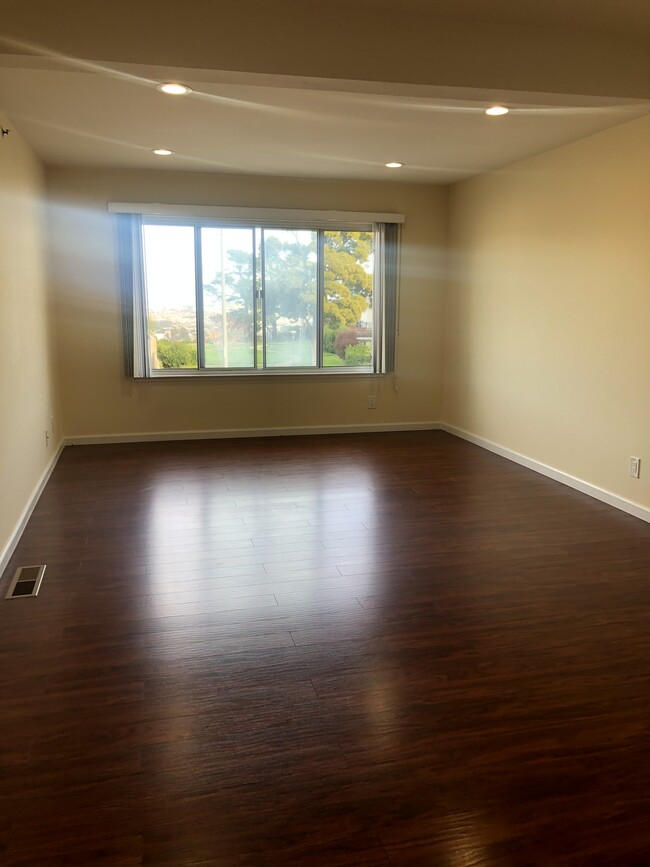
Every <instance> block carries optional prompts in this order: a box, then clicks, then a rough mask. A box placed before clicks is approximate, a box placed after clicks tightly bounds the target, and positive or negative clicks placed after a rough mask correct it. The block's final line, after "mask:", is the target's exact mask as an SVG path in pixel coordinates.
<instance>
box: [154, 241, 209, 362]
mask: <svg viewBox="0 0 650 867" xmlns="http://www.w3.org/2000/svg"><path fill="white" fill-rule="evenodd" d="M142 233H143V238H144V273H145V281H146V288H147V307H148V316H149V362H150V364H151V367H152V369H154V370H155V369H159V368H172V369H178V368H184V367H194V368H195V367H196V366H197V361H196V293H195V281H194V229H193V228H192V227H191V226H146V225H145V226H143V228H142Z"/></svg>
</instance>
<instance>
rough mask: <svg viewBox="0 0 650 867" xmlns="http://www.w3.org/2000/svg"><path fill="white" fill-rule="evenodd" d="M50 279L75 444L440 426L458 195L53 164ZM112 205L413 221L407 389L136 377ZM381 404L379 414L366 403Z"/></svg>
mask: <svg viewBox="0 0 650 867" xmlns="http://www.w3.org/2000/svg"><path fill="white" fill-rule="evenodd" d="M48 188H49V197H50V225H51V243H52V250H53V255H52V278H53V285H54V290H55V296H56V299H57V305H56V330H57V335H58V343H59V345H60V348H61V354H60V365H61V382H62V401H63V409H64V420H65V432H66V434H67V435H68V436H73V437H74V436H93V435H99V436H102V435H116V434H118V435H119V434H134V433H151V432H169V431H209V430H223V429H239V428H277V427H296V426H297V427H303V426H322V425H336V426H342V425H357V424H375V423H376V424H380V423H388V424H390V423H395V424H401V423H408V422H430V421H436V420H437V419H438V417H439V414H440V408H441V401H442V311H443V290H444V261H445V248H446V203H447V192H446V190H444V189H442V188H435V187H427V186H419V185H408V184H399V183H386V184H375V183H365V182H364V183H357V182H352V183H350V182H331V181H307V180H296V179H283V178H258V177H236V176H232V175H224V176H219V175H197V174H195V173H177V172H167V171H150V172H133V171H131V172H129V171H116V170H106V171H92V170H69V169H52V170H50V171H49V173H48ZM108 201H135V202H165V203H184V204H218V205H240V206H251V207H254V206H258V207H288V208H313V209H337V210H359V211H361V210H363V211H391V212H401V213H404V214H405V215H406V223H405V225H404V229H403V244H402V286H401V322H400V324H401V329H400V337H399V341H398V362H397V363H398V370H397V373H398V378H397V385H398V390H395V389H394V387H393V386H394V380H393V377H377V378H373V379H370V380H369V379H368V378H363V377H360V376H350V377H347V376H346V377H345V378H342V377H341V378H336V377H327V378H321V379H315V378H313V377H312V378H309V379H307V378H304V377H302V378H300V377H291V378H286V377H275V378H273V379H269V378H266V379H260V378H256V379H248V380H246V381H242V380H241V379H238V380H233V379H228V380H224V379H221V380H215V379H211V380H201V381H191V382H188V381H182V382H179V381H170V380H167V381H156V382H152V381H146V382H142V381H133V380H128V379H126V378H125V377H124V375H123V373H122V354H121V353H122V348H121V341H122V338H121V325H120V305H119V289H118V277H117V262H116V256H115V236H114V224H113V218H112V217H110V215H108V214H107V211H106V205H107V202H108ZM369 394H375V395H376V396H377V409H375V410H369V409H368V395H369Z"/></svg>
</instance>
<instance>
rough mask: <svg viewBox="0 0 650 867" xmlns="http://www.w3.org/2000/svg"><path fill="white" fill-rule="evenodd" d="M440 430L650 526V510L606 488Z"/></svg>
mask: <svg viewBox="0 0 650 867" xmlns="http://www.w3.org/2000/svg"><path fill="white" fill-rule="evenodd" d="M439 427H440V428H441V429H442V430H444V431H446V432H447V433H449V434H452V435H453V436H455V437H460V438H461V439H464V440H467V441H468V442H470V443H474V445H476V446H480V447H481V448H482V449H487V450H488V451H490V452H494V453H495V454H497V455H500V456H501V457H502V458H507V459H508V460H509V461H514V463H516V464H521V466H522V467H527V468H528V469H529V470H533V471H534V472H536V473H540V475H542V476H547V477H548V478H549V479H553V480H554V481H556V482H560V483H561V484H563V485H567V486H568V487H569V488H573V489H574V490H576V491H580V493H582V494H586V495H587V496H588V497H593V498H594V499H595V500H600V502H601V503H607V505H608V506H613V507H614V508H615V509H620V510H621V511H622V512H627V514H628V515H633V516H634V517H635V518H640V519H641V520H642V521H647V522H648V523H650V508H648V507H647V506H642V505H641V503H635V502H634V501H633V500H627V499H626V498H625V497H620V496H619V495H618V494H614V493H612V492H611V491H606V490H605V489H604V488H599V487H598V486H597V485H592V484H591V483H590V482H585V481H584V479H579V478H577V477H576V476H572V475H570V474H569V473H565V472H563V471H562V470H557V469H555V467H550V466H549V465H548V464H543V463H542V462H541V461H536V460H534V458H529V457H527V456H526V455H522V454H520V453H519V452H515V451H513V450H512V449H508V448H505V446H501V445H499V444H498V443H495V442H492V440H487V439H484V438H483V437H479V436H476V434H473V433H470V432H469V431H466V430H463V429H462V428H458V427H454V426H453V425H450V424H446V423H445V422H442V424H440V425H439Z"/></svg>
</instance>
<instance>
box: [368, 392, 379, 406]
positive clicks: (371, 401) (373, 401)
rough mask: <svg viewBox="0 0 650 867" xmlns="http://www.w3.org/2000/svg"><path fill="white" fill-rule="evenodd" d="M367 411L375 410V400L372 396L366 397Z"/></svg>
mask: <svg viewBox="0 0 650 867" xmlns="http://www.w3.org/2000/svg"><path fill="white" fill-rule="evenodd" d="M368 409H377V398H376V397H375V395H374V394H369V395H368Z"/></svg>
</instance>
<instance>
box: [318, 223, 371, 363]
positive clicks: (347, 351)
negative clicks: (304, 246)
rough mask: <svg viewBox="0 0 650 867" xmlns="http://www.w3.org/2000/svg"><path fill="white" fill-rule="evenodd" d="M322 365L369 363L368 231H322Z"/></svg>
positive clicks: (369, 284) (369, 246)
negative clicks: (323, 291)
mask: <svg viewBox="0 0 650 867" xmlns="http://www.w3.org/2000/svg"><path fill="white" fill-rule="evenodd" d="M323 235H324V238H323V241H324V254H323V255H324V282H325V298H324V310H323V361H322V363H323V367H341V366H345V367H370V366H371V365H372V341H373V333H372V322H373V317H372V300H373V299H372V269H373V250H372V232H333V231H329V230H328V231H326V232H324V233H323Z"/></svg>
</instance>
